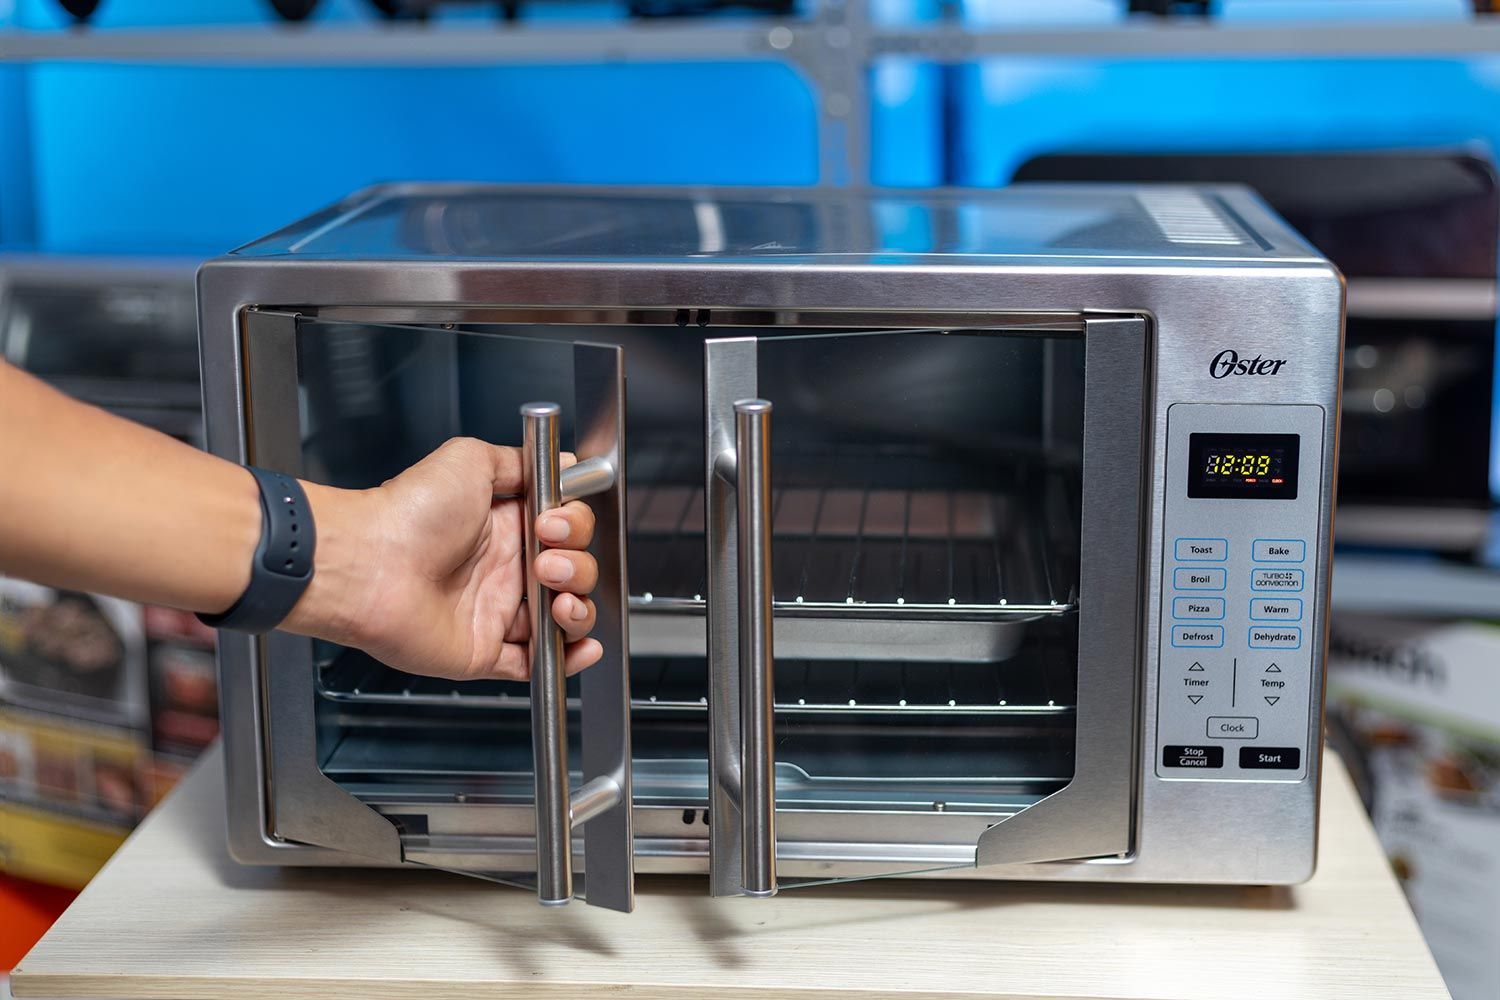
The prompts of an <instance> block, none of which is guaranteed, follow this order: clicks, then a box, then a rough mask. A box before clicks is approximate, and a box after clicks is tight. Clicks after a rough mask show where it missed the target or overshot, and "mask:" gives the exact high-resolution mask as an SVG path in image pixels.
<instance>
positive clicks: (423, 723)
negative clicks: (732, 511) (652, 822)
mask: <svg viewBox="0 0 1500 1000" xmlns="http://www.w3.org/2000/svg"><path fill="white" fill-rule="evenodd" d="M734 336H754V337H759V338H762V341H761V346H760V348H759V389H760V395H761V396H763V397H765V398H767V399H770V400H772V402H773V404H774V407H775V409H774V412H773V418H772V466H771V468H772V477H773V478H772V483H773V498H772V502H773V536H774V540H773V579H774V609H775V634H776V661H775V706H776V711H775V727H776V730H775V732H776V740H775V752H776V762H777V766H776V781H777V789H776V793H777V801H778V809H779V810H782V811H784V812H796V811H818V810H824V811H826V810H836V811H839V812H855V811H880V812H883V813H890V812H912V813H923V814H928V815H929V816H930V815H931V814H932V813H934V812H947V813H951V814H955V815H957V814H964V815H968V816H970V817H971V818H972V817H974V816H975V815H976V814H978V815H980V816H984V817H991V818H992V819H993V820H995V821H998V818H1001V817H1003V816H1005V815H1009V814H1011V813H1014V812H1015V811H1017V810H1020V809H1024V808H1026V807H1027V806H1029V805H1031V804H1033V803H1035V802H1037V801H1038V800H1040V799H1041V798H1043V797H1045V796H1047V795H1048V794H1050V793H1052V792H1054V791H1056V790H1057V789H1059V788H1061V787H1062V786H1063V785H1065V784H1066V783H1067V782H1068V781H1069V779H1070V778H1071V777H1072V774H1073V766H1074V765H1073V755H1074V735H1075V725H1074V702H1075V692H1076V666H1077V619H1078V615H1079V606H1078V579H1079V536H1080V503H1081V491H1082V482H1081V453H1082V437H1083V384H1084V381H1083V373H1084V338H1083V334H1082V326H1081V324H1069V323H1067V322H1063V321H1057V322H1052V323H1045V324H1043V323H1039V324H1034V325H1025V324H1018V325H1017V326H1015V327H1013V328H1012V327H1004V328H964V329H942V328H935V329H923V330H896V329H892V330H882V331H873V332H872V331H868V330H854V329H838V328H833V329H829V328H797V327H792V328H786V327H753V328H751V327H746V328H734V327H727V326H717V325H715V326H712V327H710V328H708V329H699V328H697V327H695V326H692V325H687V326H685V327H684V326H683V325H676V324H659V325H620V324H609V325H595V324H587V323H571V324H570V323H558V324H519V323H511V324H469V325H465V324H456V325H444V326H439V325H429V326H414V325H381V324H374V323H366V322H349V321H344V320H329V319H319V318H316V317H315V316H304V317H302V318H301V319H299V321H298V331H297V369H298V380H299V392H298V399H299V406H300V410H301V412H300V425H301V433H302V438H303V441H302V454H303V460H304V474H305V475H306V476H308V477H309V478H313V479H316V480H320V481H323V482H327V483H330V484H333V485H337V486H344V487H351V488H359V487H368V486H372V485H375V484H378V483H380V482H382V481H383V480H385V479H387V478H389V477H391V476H394V475H396V474H397V473H399V472H400V471H401V470H402V469H404V468H405V467H406V466H408V465H410V464H412V463H413V462H415V461H417V460H418V459H420V458H421V457H422V456H423V455H425V454H426V453H427V452H428V451H430V450H431V449H432V448H434V447H436V446H437V445H439V444H441V443H442V442H443V441H444V440H446V439H447V438H449V437H451V436H454V435H471V436H476V437H480V438H483V439H485V440H489V441H491V442H494V443H497V444H509V445H519V444H520V433H521V423H520V419H519V417H518V415H517V408H518V406H519V405H520V403H522V402H525V401H528V400H531V399H543V398H545V399H552V400H555V401H557V402H559V403H561V404H562V406H563V411H564V416H563V421H564V423H563V428H562V441H563V446H564V447H565V448H566V447H568V446H569V443H570V441H571V440H572V435H573V427H572V425H571V422H570V414H571V413H572V412H573V410H574V398H573V396H574V388H573V384H572V373H571V370H570V367H569V363H568V360H567V359H568V358H569V357H570V356H571V349H570V348H569V347H568V345H569V342H572V341H591V342H602V343H614V344H620V345H622V346H623V349H624V358H625V364H626V376H627V428H626V442H627V462H626V465H627V470H628V472H627V475H628V479H627V482H628V492H627V503H628V523H629V535H628V575H629V587H630V594H631V609H632V611H631V632H632V635H631V660H630V675H631V687H632V709H633V711H632V720H633V721H632V736H633V742H634V753H633V756H634V783H635V802H636V805H637V808H638V809H641V808H657V809H661V810H664V812H663V814H662V815H664V816H671V817H674V820H673V821H674V822H677V823H680V830H679V833H680V834H681V835H684V836H693V837H706V835H707V827H706V825H705V823H706V812H705V810H706V808H707V801H708V789H707V760H706V755H707V747H708V745H709V734H708V719H707V704H706V693H707V677H706V664H705V659H704V652H703V648H704V602H703V594H704V592H705V577H706V567H705V542H704V529H703V516H704V504H703V486H704V445H703V440H704V439H703V398H704V391H703V390H704V386H703V379H704V375H703V365H704V362H703V353H704V352H703V341H704V340H705V339H707V338H709V337H734ZM315 661H316V671H317V684H316V699H317V718H318V737H317V753H318V759H319V763H320V766H321V768H322V770H323V771H324V773H325V774H327V775H328V776H329V777H330V778H332V779H333V780H334V781H336V782H338V783H339V784H340V785H342V786H343V787H345V788H346V789H348V790H349V791H350V792H352V793H353V794H355V795H357V796H359V797H361V798H363V799H365V800H366V801H369V802H372V803H379V804H381V805H382V807H383V808H385V809H386V810H387V811H388V812H399V813H408V814H409V813H411V812H414V811H418V810H419V808H420V806H421V804H422V803H439V802H440V803H450V804H451V803H452V802H455V801H457V802H474V803H489V804H492V805H505V804H514V805H528V804H529V803H530V801H531V797H532V794H533V793H532V777H531V743H530V737H529V725H530V715H529V711H528V708H529V704H528V700H527V688H526V686H525V685H524V684H520V683H514V682H504V681H470V682H452V681H442V680H435V679H431V678H421V677H414V676H409V675H406V674H402V673H398V672H396V671H394V670H392V669H389V668H387V667H385V666H383V665H382V664H380V663H378V662H376V661H374V660H373V659H371V658H370V657H368V656H366V655H364V654H362V653H360V652H357V651H354V650H350V649H344V648H340V647H336V646H333V645H329V644H317V645H316V646H315ZM570 684H571V685H572V687H570V692H571V693H572V695H573V697H574V698H575V699H576V679H574V680H573V681H571V682H570ZM570 707H571V712H570V714H571V715H572V720H571V725H570V735H571V738H572V739H573V740H574V747H573V753H574V754H575V755H576V754H577V752H578V751H577V745H576V741H577V736H578V720H577V705H576V701H574V700H571V699H570ZM574 759H575V761H576V759H577V757H576V756H575V757H574ZM400 803H406V804H409V805H410V808H406V807H403V806H400V805H399V804H400ZM675 817H680V820H677V819H675ZM981 829H982V826H981ZM849 835H850V836H853V837H857V836H858V835H859V831H858V829H857V828H851V829H850V830H849Z"/></svg>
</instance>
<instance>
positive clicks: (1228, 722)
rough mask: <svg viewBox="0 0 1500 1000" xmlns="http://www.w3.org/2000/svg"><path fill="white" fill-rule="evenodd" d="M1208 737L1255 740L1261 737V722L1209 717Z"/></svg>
mask: <svg viewBox="0 0 1500 1000" xmlns="http://www.w3.org/2000/svg"><path fill="white" fill-rule="evenodd" d="M1208 735H1209V736H1211V737H1213V738H1214V739H1219V740H1253V739H1255V737H1257V736H1259V735H1260V720H1259V719H1255V718H1241V717H1239V716H1232V715H1211V716H1209V717H1208Z"/></svg>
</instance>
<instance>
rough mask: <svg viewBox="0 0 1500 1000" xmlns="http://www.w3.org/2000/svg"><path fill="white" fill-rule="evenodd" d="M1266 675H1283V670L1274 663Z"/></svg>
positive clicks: (1267, 669)
mask: <svg viewBox="0 0 1500 1000" xmlns="http://www.w3.org/2000/svg"><path fill="white" fill-rule="evenodd" d="M1266 673H1268V674H1279V673H1281V668H1280V667H1278V666H1277V665H1276V664H1274V663H1273V664H1271V665H1270V666H1269V667H1267V668H1266Z"/></svg>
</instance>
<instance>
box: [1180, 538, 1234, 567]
mask: <svg viewBox="0 0 1500 1000" xmlns="http://www.w3.org/2000/svg"><path fill="white" fill-rule="evenodd" d="M1176 550H1177V561H1178V562H1223V561H1224V560H1225V559H1228V558H1229V541H1228V539H1224V538H1179V539H1177V545H1176Z"/></svg>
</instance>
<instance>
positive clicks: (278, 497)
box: [198, 465, 318, 635]
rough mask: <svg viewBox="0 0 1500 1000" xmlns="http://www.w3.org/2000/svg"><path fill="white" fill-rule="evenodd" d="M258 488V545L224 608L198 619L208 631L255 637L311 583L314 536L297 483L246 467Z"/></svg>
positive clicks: (277, 619) (288, 609) (283, 615)
mask: <svg viewBox="0 0 1500 1000" xmlns="http://www.w3.org/2000/svg"><path fill="white" fill-rule="evenodd" d="M245 469H246V471H247V472H249V473H250V475H252V476H254V477H255V483H256V485H257V486H259V487H260V509H261V513H262V520H261V529H260V544H259V545H257V546H256V547H255V556H254V558H252V559H251V560H250V583H249V584H248V585H246V587H245V592H244V593H243V594H241V595H240V596H239V599H238V600H237V601H235V602H234V603H233V604H231V605H230V606H229V610H227V611H224V612H222V613H220V614H216V615H205V614H200V615H199V616H198V619H199V620H200V621H202V622H203V623H204V624H205V625H211V626H213V627H214V628H221V629H229V630H230V631H233V632H249V633H251V634H252V635H260V634H262V633H264V632H269V631H271V630H272V629H274V628H275V627H276V626H278V625H280V624H281V623H282V621H284V620H285V619H286V616H287V615H288V614H290V613H291V611H292V608H294V607H296V605H297V601H298V600H300V599H301V597H302V592H303V591H305V590H306V589H307V585H308V584H309V583H310V582H312V575H313V552H314V551H315V550H316V548H317V542H318V533H317V529H316V528H314V527H313V518H312V507H311V505H309V504H308V502H307V494H306V493H305V492H303V489H302V484H301V483H299V482H297V480H296V478H295V477H293V476H289V475H286V474H285V473H281V472H271V471H269V470H267V469H258V468H256V467H255V466H253V465H250V466H246V467H245Z"/></svg>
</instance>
